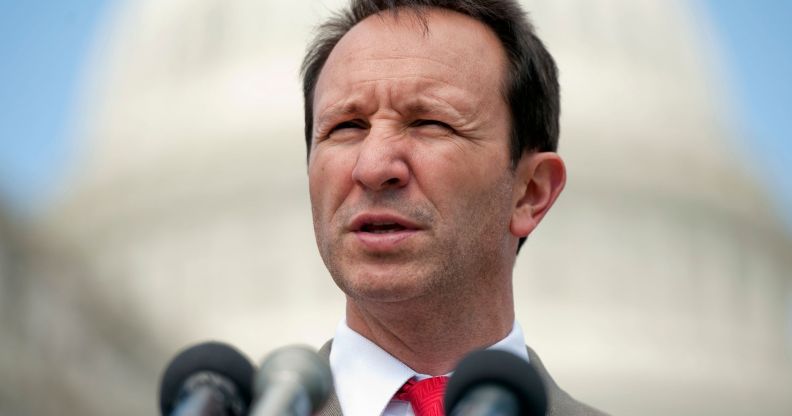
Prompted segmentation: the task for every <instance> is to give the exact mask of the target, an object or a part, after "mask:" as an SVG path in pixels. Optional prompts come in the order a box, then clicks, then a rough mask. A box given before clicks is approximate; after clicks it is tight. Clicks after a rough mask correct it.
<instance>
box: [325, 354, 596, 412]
mask: <svg viewBox="0 0 792 416" xmlns="http://www.w3.org/2000/svg"><path fill="white" fill-rule="evenodd" d="M332 345H333V341H332V340H330V341H328V342H327V343H326V344H325V345H324V346H323V347H322V348H321V349H320V350H319V355H321V356H322V357H325V358H326V359H329V357H330V348H332ZM525 348H526V349H528V357H529V358H530V361H531V365H533V366H534V368H536V371H537V372H538V373H539V376H540V377H541V378H542V381H543V382H544V384H545V387H546V388H547V416H606V413H603V412H601V411H599V410H597V409H594V408H593V407H590V406H588V405H586V404H583V403H581V402H579V401H577V400H575V399H573V398H572V396H570V395H569V394H567V392H565V391H564V390H561V388H560V387H558V385H557V384H556V382H555V381H554V380H553V378H552V377H550V374H548V373H547V370H545V368H544V365H542V361H541V360H540V359H539V356H537V355H536V353H535V352H534V350H532V349H531V348H529V347H525ZM317 415H318V416H343V414H342V413H341V406H340V405H339V404H338V397H337V396H336V395H335V393H333V395H332V396H330V399H328V400H327V403H326V404H325V406H324V408H322V410H321V411H320V412H319V413H317ZM371 416H377V415H371Z"/></svg>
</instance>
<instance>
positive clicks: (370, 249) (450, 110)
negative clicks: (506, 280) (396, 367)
mask: <svg viewBox="0 0 792 416" xmlns="http://www.w3.org/2000/svg"><path fill="white" fill-rule="evenodd" d="M427 22H428V27H429V31H428V32H424V30H423V27H422V26H421V24H420V23H419V22H418V21H417V20H416V18H415V16H414V15H413V14H411V13H401V14H399V16H398V17H396V18H394V17H393V16H392V15H391V14H389V13H385V14H382V15H376V16H372V17H369V18H368V19H366V20H364V21H363V22H361V23H359V24H358V25H356V26H355V27H354V28H352V30H350V31H349V33H347V34H346V35H345V36H344V37H343V38H342V39H341V41H340V42H339V43H338V45H337V46H336V47H335V49H334V50H333V52H332V53H331V55H330V57H329V58H328V60H327V62H326V64H325V66H324V68H323V70H322V72H321V75H320V77H319V80H318V83H317V86H316V90H315V96H314V134H313V144H312V148H311V155H310V158H309V162H308V176H309V186H310V195H311V205H312V210H313V219H314V230H315V232H316V239H317V243H318V246H319V251H320V253H321V255H322V258H323V259H324V262H325V264H326V265H327V267H328V269H329V271H330V273H331V275H332V276H333V278H334V280H335V281H336V283H337V284H338V285H339V287H341V289H342V290H343V291H344V292H345V293H346V294H347V295H348V296H350V297H351V298H355V299H369V300H377V301H399V300H407V299H414V298H418V297H421V296H427V295H436V294H438V293H447V292H449V291H453V290H454V289H458V288H461V287H467V288H471V287H472V288H480V289H481V290H486V285H490V284H492V280H491V279H490V278H488V276H491V275H493V274H499V273H500V274H502V273H501V272H502V271H503V270H505V269H506V268H508V270H511V267H512V265H513V261H514V253H515V247H516V245H515V244H516V238H515V237H514V236H512V235H511V234H510V233H509V221H510V217H511V213H512V208H513V206H514V203H515V192H514V189H513V188H514V181H515V179H514V175H513V172H512V170H511V164H510V163H511V162H510V155H509V144H508V143H509V134H510V120H509V114H510V113H509V109H508V107H507V105H506V103H505V102H504V99H503V98H502V94H501V92H502V88H503V82H504V75H505V70H504V68H505V65H506V57H505V53H504V51H503V48H502V46H501V45H500V42H499V41H498V39H497V37H496V36H495V34H494V33H492V31H491V30H490V29H488V28H487V27H486V26H484V25H483V24H481V23H479V22H477V21H475V20H473V19H471V18H469V17H467V16H464V15H462V14H458V13H454V12H447V11H440V10H433V11H430V12H429V13H428V14H427Z"/></svg>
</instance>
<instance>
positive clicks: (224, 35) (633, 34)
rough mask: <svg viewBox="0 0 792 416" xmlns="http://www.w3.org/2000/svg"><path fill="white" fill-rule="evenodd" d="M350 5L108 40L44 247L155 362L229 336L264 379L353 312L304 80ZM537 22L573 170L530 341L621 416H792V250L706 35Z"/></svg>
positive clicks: (544, 248)
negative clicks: (324, 249)
mask: <svg viewBox="0 0 792 416" xmlns="http://www.w3.org/2000/svg"><path fill="white" fill-rule="evenodd" d="M341 3H342V2H340V1H306V2H297V4H294V3H293V2H276V1H267V0H263V1H262V0H256V1H254V0H238V1H233V2H232V1H224V0H189V1H188V0H168V1H163V0H157V1H154V0H147V1H134V2H124V3H121V4H120V5H119V6H118V8H117V9H115V11H114V14H113V18H112V19H111V20H110V21H109V22H108V24H107V25H106V31H105V32H104V33H103V35H104V36H103V40H102V41H101V42H102V43H101V44H100V45H99V46H98V47H97V53H96V55H95V56H96V59H95V64H94V67H93V69H92V72H91V74H90V75H91V76H90V77H89V78H88V79H90V81H91V84H90V85H89V86H88V91H89V92H88V93H87V94H86V98H85V100H84V111H83V117H82V127H81V129H80V138H81V139H82V141H81V142H80V148H79V149H78V150H79V154H80V156H79V158H78V160H77V162H76V163H75V165H76V166H77V168H76V169H75V171H74V174H73V175H72V176H71V177H70V178H68V180H67V181H66V183H65V184H64V187H63V189H64V192H63V194H62V197H61V198H60V200H59V203H57V204H56V205H55V207H54V209H53V210H52V212H51V214H50V215H49V216H48V218H47V219H46V230H47V232H48V233H50V234H51V235H52V236H53V237H52V238H53V240H54V241H57V242H58V243H59V244H63V245H66V246H69V248H70V252H72V253H74V256H75V257H77V259H76V261H79V263H80V264H81V265H82V267H85V268H86V269H87V270H88V272H87V273H81V274H80V277H79V278H80V279H83V280H81V281H80V284H81V285H89V286H90V287H92V288H93V289H92V290H93V292H94V293H95V294H96V295H97V296H101V297H103V298H104V299H105V301H104V302H103V304H104V305H108V306H107V307H108V308H113V307H114V306H112V305H117V306H115V307H116V308H118V310H114V311H112V312H113V314H118V313H122V314H123V315H125V316H126V317H127V318H128V319H132V320H134V321H135V322H137V323H138V325H139V326H142V327H143V328H146V329H147V331H149V332H148V336H149V337H150V338H151V339H152V340H155V341H154V342H156V343H157V344H158V346H159V348H160V350H161V351H166V352H168V354H170V353H171V352H173V353H175V351H176V350H178V349H179V348H181V347H182V346H184V345H186V344H190V343H194V342H198V341H200V340H204V339H207V338H213V339H221V340H225V341H228V342H231V343H233V344H235V345H238V346H240V347H241V348H242V349H243V350H245V351H246V352H247V353H248V354H249V355H250V356H251V357H252V358H254V359H258V358H260V357H261V356H263V354H265V353H266V352H267V351H269V350H271V349H273V348H275V347H277V346H280V345H284V344H288V343H293V342H303V343H309V344H313V345H315V346H319V345H321V344H322V343H323V342H324V341H325V340H327V339H328V338H330V337H331V336H332V335H333V331H334V328H335V325H336V324H337V322H338V320H339V319H340V318H341V316H342V314H343V297H342V296H341V294H340V293H339V291H338V290H337V289H336V288H335V286H334V285H333V283H332V281H331V279H330V277H329V276H328V273H327V271H326V270H325V268H324V265H323V264H322V262H321V259H320V258H319V256H318V253H317V250H316V248H315V242H314V238H313V232H312V224H311V214H310V204H309V201H308V191H307V178H306V164H305V146H304V140H303V133H302V129H303V120H302V98H301V88H300V81H299V79H298V70H299V64H300V62H301V59H302V54H303V52H304V48H305V45H306V44H307V41H308V39H309V38H310V34H311V30H312V28H313V27H314V26H315V25H316V24H317V23H318V22H319V21H320V20H321V19H322V18H323V17H325V16H327V15H328V14H329V13H330V11H332V10H337V9H338V8H339V5H340V4H341ZM694 4H695V3H694ZM526 7H527V9H528V10H530V11H531V15H532V18H533V20H534V22H535V24H536V26H537V29H538V32H539V34H540V36H541V37H542V38H543V39H545V40H546V42H547V44H548V47H549V49H550V51H551V52H552V53H553V54H554V55H555V57H556V58H557V61H558V65H559V67H560V71H561V79H562V94H563V104H562V107H563V116H562V138H561V153H562V155H564V157H565V159H566V161H567V164H568V169H569V184H568V187H567V189H566V191H565V192H564V195H563V196H562V197H561V200H560V201H559V202H558V204H557V206H556V207H555V208H554V209H553V210H552V213H551V214H550V215H549V216H548V217H547V218H546V220H545V222H544V223H543V224H542V226H541V227H540V228H539V230H538V231H537V232H536V233H535V235H534V236H532V238H531V240H530V241H529V243H528V245H527V246H526V247H525V248H524V249H523V253H522V254H521V255H520V256H519V257H518V265H517V268H516V270H515V295H516V298H517V299H516V300H517V308H518V310H517V312H518V319H519V320H520V322H521V323H522V325H523V327H524V329H525V331H526V334H527V338H528V339H527V342H528V343H529V344H531V346H532V347H534V348H535V349H537V351H538V352H539V354H540V355H542V357H543V359H544V361H545V363H546V364H547V366H548V367H549V368H550V370H551V372H553V373H554V374H556V378H557V380H558V381H559V384H561V385H562V386H564V387H565V388H567V389H568V390H569V391H570V392H571V393H572V394H574V395H576V396H578V397H579V398H581V399H582V400H584V401H587V402H590V403H592V404H593V405H595V406H597V407H601V408H603V409H604V410H606V411H609V412H612V413H614V414H643V415H653V414H657V415H660V414H669V413H671V414H678V415H682V414H690V415H700V414H710V413H715V412H717V413H719V414H723V415H732V414H734V415H737V414H747V413H749V412H750V413H753V414H765V415H772V414H778V415H780V414H788V413H789V411H790V410H792V404H791V403H790V400H792V399H790V398H789V397H788V395H787V394H786V393H788V391H786V389H788V386H789V385H790V368H791V367H790V363H789V352H790V349H789V340H788V339H785V334H786V332H785V325H787V324H788V323H785V321H784V319H785V313H786V312H785V308H788V305H789V304H788V302H789V298H790V293H791V289H792V278H790V273H789V270H791V267H790V266H792V264H791V262H792V260H790V257H789V255H788V254H789V253H790V252H792V243H790V239H789V237H788V235H786V234H784V232H783V230H782V227H781V223H780V221H779V220H778V218H777V217H776V216H775V214H774V213H773V211H772V209H770V208H769V203H768V198H767V196H766V194H767V192H769V190H768V189H763V188H762V186H761V185H762V183H761V181H758V180H756V179H755V178H754V177H753V176H752V175H751V174H750V171H749V169H747V168H746V160H748V159H749V158H747V157H745V156H741V153H744V151H743V152H740V151H738V149H740V147H739V146H740V145H739V144H738V143H740V141H739V140H738V139H741V138H739V137H737V136H736V134H735V133H734V125H733V124H731V123H730V120H729V116H730V112H729V111H730V109H729V107H728V106H727V105H723V104H721V103H722V102H723V98H724V95H725V94H723V93H721V92H720V89H721V88H722V86H721V85H719V83H718V81H717V79H718V73H717V72H716V71H715V70H714V69H713V68H714V66H713V63H714V62H715V59H713V57H712V56H710V55H709V53H710V52H709V51H711V50H712V48H713V45H712V44H711V42H712V41H711V39H709V34H710V32H709V31H708V30H707V29H706V28H707V24H706V19H705V16H704V14H703V13H701V11H700V10H698V9H695V8H694V7H693V5H691V4H689V3H687V2H682V1H664V2H659V1H650V0H641V1H615V0H596V1H592V0H563V1H560V0H552V1H551V0H535V1H531V2H526ZM701 28H704V29H701ZM743 146H745V145H743ZM128 348H135V346H134V345H130V346H128ZM167 358H168V357H167V355H166V354H164V353H163V354H162V355H161V356H156V357H151V361H152V362H154V367H158V366H160V365H164V364H165V361H166V360H167ZM147 365H152V364H151V362H150V363H148V364H147ZM115 377H120V376H119V375H118V374H108V381H107V383H111V384H112V383H113V380H114V378H115ZM156 377H157V374H156V373H155V372H154V371H151V373H150V374H149V376H148V378H145V379H141V380H140V383H142V384H144V385H150V386H152V389H151V391H154V387H153V386H155V385H156V382H157V381H156ZM140 400H143V401H146V400H149V401H151V403H152V406H153V403H154V399H153V396H152V397H141V398H140ZM131 414H132V413H131Z"/></svg>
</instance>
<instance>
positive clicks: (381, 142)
mask: <svg viewBox="0 0 792 416" xmlns="http://www.w3.org/2000/svg"><path fill="white" fill-rule="evenodd" d="M405 146H406V144H405V143H404V139H403V138H399V137H393V136H390V137H389V136H386V135H378V133H376V132H375V131H374V130H373V129H372V130H371V132H370V133H369V136H368V137H366V138H365V139H364V140H363V141H362V142H361V144H360V149H359V153H358V156H357V160H356V161H355V168H354V169H353V170H352V178H353V179H354V180H355V181H356V182H357V183H359V184H361V185H362V186H364V187H366V188H368V189H370V190H372V191H382V190H386V189H398V188H402V187H404V186H406V185H407V183H409V181H410V175H411V174H410V167H409V164H408V163H407V149H406V148H405Z"/></svg>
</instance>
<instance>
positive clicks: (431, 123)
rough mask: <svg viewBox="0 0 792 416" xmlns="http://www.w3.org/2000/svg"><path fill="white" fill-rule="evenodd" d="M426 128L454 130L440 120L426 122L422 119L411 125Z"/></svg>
mask: <svg viewBox="0 0 792 416" xmlns="http://www.w3.org/2000/svg"><path fill="white" fill-rule="evenodd" d="M425 126H434V127H440V128H443V129H445V130H449V131H451V130H453V129H452V128H451V126H449V125H448V124H446V123H443V122H442V121H438V120H424V119H420V120H415V121H413V122H412V124H410V127H425Z"/></svg>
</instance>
